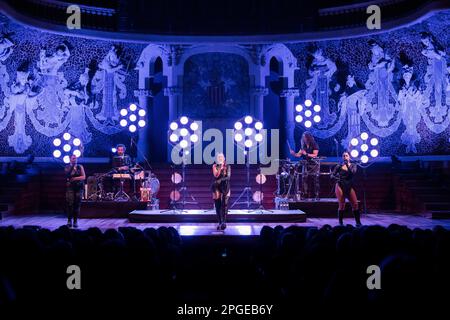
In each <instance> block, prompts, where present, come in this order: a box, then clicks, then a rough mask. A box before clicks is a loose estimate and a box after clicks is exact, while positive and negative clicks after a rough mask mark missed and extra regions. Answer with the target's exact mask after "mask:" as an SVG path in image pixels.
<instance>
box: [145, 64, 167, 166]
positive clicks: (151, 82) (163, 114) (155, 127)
mask: <svg viewBox="0 0 450 320" xmlns="http://www.w3.org/2000/svg"><path fill="white" fill-rule="evenodd" d="M149 67H150V77H149V78H148V83H147V88H148V89H149V91H150V92H151V93H152V95H153V98H150V99H149V100H150V101H151V102H150V103H148V108H147V109H148V121H149V125H148V127H147V130H148V131H147V133H148V140H149V145H150V148H149V158H150V159H151V160H152V161H154V162H164V161H165V160H166V159H167V127H166V125H165V124H166V123H167V122H168V121H169V109H168V99H167V97H166V96H164V90H163V88H165V87H166V83H167V79H166V77H165V76H164V75H163V61H162V59H161V57H157V58H156V59H154V61H153V62H151V63H150V66H149Z"/></svg>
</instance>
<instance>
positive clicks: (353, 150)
mask: <svg viewBox="0 0 450 320" xmlns="http://www.w3.org/2000/svg"><path fill="white" fill-rule="evenodd" d="M378 144H379V141H378V139H377V138H375V137H372V138H370V137H369V134H368V133H367V132H362V133H361V134H360V135H359V136H357V137H354V138H352V139H351V140H350V144H349V149H350V156H351V157H352V158H353V159H355V160H359V161H360V162H361V163H360V166H361V167H364V168H365V167H367V166H369V165H370V164H371V163H372V161H371V160H374V159H375V158H376V157H378V156H379V155H380V151H379V146H378ZM369 155H370V157H369Z"/></svg>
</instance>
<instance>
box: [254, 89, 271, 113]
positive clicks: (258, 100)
mask: <svg viewBox="0 0 450 320" xmlns="http://www.w3.org/2000/svg"><path fill="white" fill-rule="evenodd" d="M268 93H269V90H268V89H267V88H265V87H263V86H258V87H253V88H251V89H250V106H252V110H251V111H252V112H253V115H254V117H255V118H257V119H258V120H261V121H263V120H264V96H266V95H267V94H268Z"/></svg>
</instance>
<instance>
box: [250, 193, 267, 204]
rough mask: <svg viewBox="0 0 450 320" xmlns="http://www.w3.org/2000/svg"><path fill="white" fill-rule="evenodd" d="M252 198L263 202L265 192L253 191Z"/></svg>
mask: <svg viewBox="0 0 450 320" xmlns="http://www.w3.org/2000/svg"><path fill="white" fill-rule="evenodd" d="M252 199H253V201H254V202H257V203H258V202H262V201H263V200H264V194H263V193H262V192H261V191H259V190H257V191H255V192H254V193H253V195H252Z"/></svg>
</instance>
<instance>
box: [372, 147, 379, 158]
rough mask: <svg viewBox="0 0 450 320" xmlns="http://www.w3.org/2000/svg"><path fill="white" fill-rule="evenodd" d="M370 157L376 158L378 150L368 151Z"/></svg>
mask: <svg viewBox="0 0 450 320" xmlns="http://www.w3.org/2000/svg"><path fill="white" fill-rule="evenodd" d="M370 156H371V157H372V158H375V157H378V150H376V149H373V150H370Z"/></svg>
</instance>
